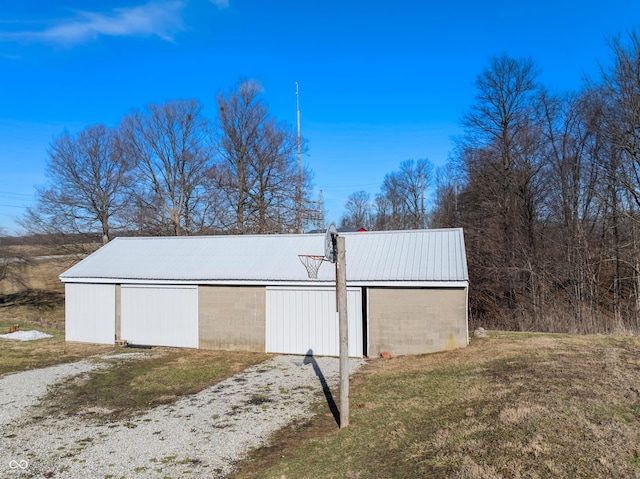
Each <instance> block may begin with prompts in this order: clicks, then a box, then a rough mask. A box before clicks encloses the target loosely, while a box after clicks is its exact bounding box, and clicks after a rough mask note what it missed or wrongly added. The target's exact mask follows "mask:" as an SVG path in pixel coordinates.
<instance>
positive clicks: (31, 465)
mask: <svg viewBox="0 0 640 479" xmlns="http://www.w3.org/2000/svg"><path fill="white" fill-rule="evenodd" d="M363 362H364V361H363V360H361V359H350V371H351V372H352V373H353V372H354V371H355V370H356V369H357V368H358V367H359V366H360V365H361V364H362V363H363ZM95 367H99V365H95V364H93V363H90V362H88V361H80V362H78V363H74V364H66V365H60V366H55V367H53V368H45V369H40V370H37V371H28V372H24V373H18V374H12V375H9V376H7V377H5V378H3V379H2V380H0V405H1V410H0V437H1V438H2V442H1V443H2V448H0V476H5V475H6V476H7V477H16V478H21V477H37V478H40V477H47V478H50V477H60V478H62V477H64V478H71V479H74V478H78V479H80V478H82V479H85V478H104V477H112V478H120V477H126V478H129V477H136V478H167V477H170V478H183V477H193V478H223V477H225V476H226V475H227V474H228V473H229V472H230V471H231V470H232V468H233V465H234V464H235V463H236V462H237V461H238V460H240V459H241V458H243V457H244V456H245V455H246V453H247V452H248V451H250V450H251V449H255V448H259V447H261V446H262V445H264V444H266V443H267V442H268V440H269V437H270V436H271V435H272V434H273V433H274V432H275V431H277V430H278V429H281V428H282V427H284V426H286V425H288V424H290V423H292V422H294V421H296V420H300V419H303V418H307V417H310V415H311V411H310V408H311V405H312V403H313V402H314V401H317V400H319V399H322V400H324V397H323V396H322V392H323V387H328V388H329V389H330V391H331V393H332V395H333V398H334V399H335V401H336V403H337V402H338V396H337V383H338V380H339V360H338V359H337V358H326V357H305V356H277V357H275V358H273V359H270V360H268V361H266V362H264V363H261V364H258V365H256V366H253V367H251V368H248V369H247V370H245V371H244V372H241V373H239V374H237V375H235V376H233V377H231V378H229V379H227V380H225V381H223V382H221V383H219V384H217V385H215V386H213V387H211V388H208V389H206V390H204V391H201V392H200V393H198V394H194V395H190V396H185V397H182V398H180V399H178V400H177V401H176V402H174V403H172V404H169V405H164V406H159V407H156V408H153V409H150V410H148V411H146V412H145V413H144V414H142V415H139V416H136V417H134V418H132V419H129V420H122V421H113V422H105V421H97V420H96V419H95V417H89V416H75V417H44V418H42V417H38V416H37V411H38V407H37V403H38V398H40V397H42V395H43V394H44V393H45V392H46V389H47V386H49V385H52V384H54V383H55V382H57V381H60V380H62V379H64V378H67V377H71V376H74V375H77V374H81V373H83V372H87V371H90V370H91V369H92V368H95Z"/></svg>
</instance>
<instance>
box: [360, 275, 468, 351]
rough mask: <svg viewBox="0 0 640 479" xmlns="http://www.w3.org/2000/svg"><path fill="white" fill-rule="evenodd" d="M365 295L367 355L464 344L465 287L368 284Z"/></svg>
mask: <svg viewBox="0 0 640 479" xmlns="http://www.w3.org/2000/svg"><path fill="white" fill-rule="evenodd" d="M368 297H369V302H368V308H369V356H370V357H376V356H379V355H380V354H381V353H382V352H386V353H389V354H391V355H403V354H423V353H432V352H437V351H446V350H449V349H455V348H460V347H464V346H466V345H467V342H468V334H467V328H468V326H467V291H466V288H434V289H396V288H369V289H368Z"/></svg>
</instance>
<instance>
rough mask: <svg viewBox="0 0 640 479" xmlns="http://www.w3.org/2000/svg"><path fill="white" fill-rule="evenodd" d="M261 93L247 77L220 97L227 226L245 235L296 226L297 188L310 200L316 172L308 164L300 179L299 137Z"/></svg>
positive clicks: (220, 178)
mask: <svg viewBox="0 0 640 479" xmlns="http://www.w3.org/2000/svg"><path fill="white" fill-rule="evenodd" d="M261 92H262V87H261V86H260V85H259V84H258V83H257V82H255V81H253V80H248V81H244V82H242V83H240V85H238V87H237V89H236V90H235V91H232V92H230V93H229V94H228V95H224V94H223V93H220V94H219V95H218V99H217V101H218V122H217V128H216V140H217V145H218V153H219V157H220V161H221V163H220V165H219V168H218V170H217V178H218V186H219V188H220V189H221V191H223V193H224V195H225V198H226V204H227V208H228V211H229V214H228V215H227V216H226V218H227V224H226V228H227V229H228V230H230V231H235V232H238V233H240V234H244V233H270V232H280V231H289V230H295V225H296V224H297V207H298V205H297V202H298V201H300V200H299V198H298V196H299V194H298V188H300V190H301V191H302V200H301V201H302V202H303V204H306V203H308V202H309V192H310V177H311V175H310V172H309V171H308V170H307V169H306V168H305V169H303V170H302V178H299V177H298V173H297V163H296V160H295V153H296V152H297V140H296V136H295V135H294V133H293V130H291V129H290V128H288V127H287V125H285V124H283V123H280V122H277V121H276V120H275V119H273V118H271V116H270V114H269V110H268V107H267V106H266V105H265V104H264V103H263V102H262V100H261V99H260V94H261ZM299 182H301V183H300V184H299Z"/></svg>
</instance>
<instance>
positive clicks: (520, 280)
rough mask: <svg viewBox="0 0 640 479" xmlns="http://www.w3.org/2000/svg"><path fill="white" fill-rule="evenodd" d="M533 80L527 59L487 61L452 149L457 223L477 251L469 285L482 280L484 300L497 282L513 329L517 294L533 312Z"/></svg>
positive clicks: (538, 193)
mask: <svg viewBox="0 0 640 479" xmlns="http://www.w3.org/2000/svg"><path fill="white" fill-rule="evenodd" d="M535 79H536V70H535V67H534V64H533V61H532V60H530V59H521V60H516V59H513V58H510V57H508V56H506V55H504V56H501V57H498V58H493V59H491V61H490V64H489V67H488V68H487V69H486V70H485V71H484V72H482V73H481V74H480V75H479V76H478V78H477V80H476V90H477V94H476V98H475V101H474V103H473V104H472V106H471V108H470V109H469V111H468V112H467V114H466V115H465V116H464V117H463V125H464V127H465V133H466V135H465V137H464V138H463V139H462V140H461V143H462V144H461V145H460V149H459V154H460V155H461V158H460V161H462V163H463V164H464V167H465V173H466V181H467V184H466V189H465V194H464V195H463V196H462V199H463V200H464V206H463V212H464V213H465V221H464V223H465V226H471V228H470V229H471V231H475V232H477V233H478V234H480V235H481V236H480V237H478V238H477V242H476V239H471V238H470V240H471V242H472V243H474V246H475V247H477V248H480V249H479V250H478V252H479V253H480V251H481V252H482V253H480V254H478V255H477V256H474V259H477V260H478V263H477V264H474V265H473V271H474V274H478V275H479V276H478V277H477V278H476V280H477V284H482V283H484V284H485V285H486V286H489V285H490V286H489V288H488V289H487V290H486V294H487V295H488V297H490V296H493V295H495V293H496V292H495V291H491V288H493V287H495V286H496V284H495V282H496V281H497V282H498V284H499V285H500V286H499V287H500V289H501V290H502V300H501V302H503V303H504V304H505V305H506V306H507V308H509V309H510V310H511V314H510V315H509V316H511V318H510V319H508V320H507V321H511V320H515V321H516V326H517V327H518V328H521V327H523V324H522V320H523V315H522V314H521V308H522V307H524V304H522V303H521V302H520V301H519V300H518V296H520V295H523V297H527V298H528V299H529V300H530V301H531V303H532V304H534V309H535V302H536V301H537V300H538V297H537V296H536V295H535V292H536V291H537V288H538V283H537V282H536V281H537V278H538V272H537V271H535V270H534V269H535V265H536V264H537V262H536V258H535V256H536V234H535V227H536V225H537V224H538V223H537V221H536V220H537V218H536V215H537V208H539V206H540V198H541V197H542V196H543V194H542V189H541V184H540V180H541V178H542V176H541V174H540V173H541V169H542V168H543V166H544V163H543V162H541V161H540V160H541V156H540V152H539V150H540V141H541V138H542V136H541V134H540V126H539V122H538V119H537V115H536V112H537V107H536V105H537V103H536V101H537V88H538V87H537V84H536V81H535ZM472 225H473V226H472ZM518 309H520V311H518ZM505 325H507V324H505ZM508 326H509V327H511V326H513V325H512V324H508Z"/></svg>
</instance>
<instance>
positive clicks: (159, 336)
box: [120, 285, 198, 348]
mask: <svg viewBox="0 0 640 479" xmlns="http://www.w3.org/2000/svg"><path fill="white" fill-rule="evenodd" d="M120 336H121V338H122V339H124V340H126V341H128V342H129V343H131V344H147V345H153V346H175V347H187V348H197V347H198V287H197V286H155V285H154V286H150V285H143V286H142V285H140V286H139V285H122V287H121V295H120Z"/></svg>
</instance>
